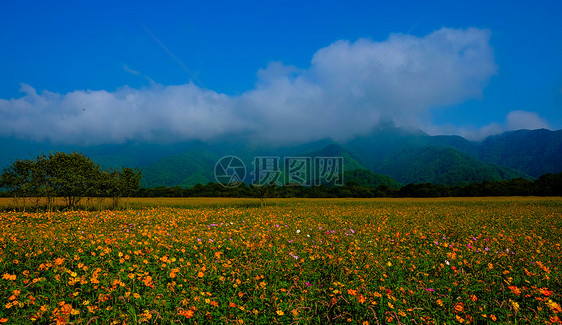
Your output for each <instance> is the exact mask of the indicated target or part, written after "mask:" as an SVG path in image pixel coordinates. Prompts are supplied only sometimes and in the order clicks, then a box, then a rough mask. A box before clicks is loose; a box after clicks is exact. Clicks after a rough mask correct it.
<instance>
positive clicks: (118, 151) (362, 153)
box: [0, 125, 562, 187]
mask: <svg viewBox="0 0 562 325" xmlns="http://www.w3.org/2000/svg"><path fill="white" fill-rule="evenodd" d="M4 140H6V141H2V142H1V143H0V151H1V152H2V155H1V156H0V167H7V165H8V164H9V163H10V161H13V160H14V159H26V158H34V157H35V156H36V155H37V154H39V153H40V152H41V151H43V152H49V151H73V150H77V151H79V152H82V153H84V154H86V155H88V156H89V157H91V158H92V160H94V161H96V162H97V163H99V164H100V165H102V166H104V167H108V168H118V167H140V168H141V170H142V171H143V175H144V178H143V182H142V183H143V186H146V187H156V186H182V187H189V186H193V185H195V184H197V183H208V182H216V180H215V178H214V174H213V172H214V167H215V164H216V162H217V161H218V159H220V158H221V157H222V156H225V155H235V156H239V157H240V158H241V159H242V160H243V161H244V163H245V165H246V170H247V174H246V179H245V181H246V183H250V182H251V181H252V177H251V172H252V171H253V170H254V168H255V166H254V165H253V162H254V161H253V160H254V157H264V156H266V157H278V159H279V160H280V166H281V167H283V166H282V162H283V158H284V157H291V156H307V157H317V156H333V155H338V156H342V157H343V158H344V169H345V170H344V172H346V173H347V174H348V175H355V176H354V177H355V178H356V179H354V180H352V181H354V182H356V181H358V180H359V181H361V179H360V177H365V178H366V179H369V182H371V183H373V184H377V182H378V181H376V180H380V183H381V184H383V183H385V182H386V184H388V183H391V184H402V185H407V184H410V183H425V182H427V183H435V184H444V185H461V184H466V183H470V182H480V181H484V180H503V179H512V178H526V179H533V178H537V177H539V176H541V175H542V174H545V173H557V172H562V130H557V131H550V130H546V129H538V130H516V131H509V132H504V133H502V134H499V135H494V136H489V137H487V138H486V139H484V140H483V141H481V142H475V141H470V140H467V139H465V138H463V137H460V136H456V135H437V136H431V135H428V134H426V133H424V132H423V131H420V130H408V129H403V128H397V127H394V126H392V125H386V126H384V127H380V128H374V129H373V130H372V132H370V133H369V134H366V135H363V136H357V137H355V138H353V139H350V140H348V141H345V142H341V143H338V142H336V141H333V140H331V139H321V140H318V141H314V142H306V143H303V144H300V145H295V146H275V145H257V144H255V143H254V142H251V141H241V140H240V139H235V138H233V139H228V140H223V141H213V142H207V143H206V142H202V141H189V142H178V143H171V144H154V143H152V144H151V143H142V142H131V143H124V144H117V145H102V146H93V147H86V146H70V145H52V144H49V143H38V142H33V141H27V140H17V139H10V138H7V139H4ZM355 170H366V171H369V172H371V173H372V174H366V173H365V172H356V173H350V172H352V171H355ZM361 175H363V176H361ZM383 176H384V177H388V178H390V179H392V181H390V180H389V179H387V178H384V177H383ZM357 177H359V178H357ZM383 179H385V180H384V181H383ZM393 182H396V183H393Z"/></svg>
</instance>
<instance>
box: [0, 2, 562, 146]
mask: <svg viewBox="0 0 562 325" xmlns="http://www.w3.org/2000/svg"><path fill="white" fill-rule="evenodd" d="M2 7H3V9H2V11H0V42H1V43H2V44H3V46H2V50H0V76H1V77H0V137H17V138H24V139H32V140H38V141H44V140H48V141H52V142H70V143H72V142H76V143H82V144H84V143H86V144H88V143H92V144H95V143H114V142H124V141H131V140H141V141H153V140H161V139H167V140H172V141H174V140H178V141H179V140H192V139H202V140H206V139H212V138H216V137H220V136H224V135H228V134H252V135H254V136H256V137H261V138H264V139H267V140H271V141H285V142H302V141H309V140H315V139H319V138H323V137H332V138H334V139H336V140H346V139H349V138H351V137H353V136H355V135H359V134H362V133H366V132H368V131H369V130H370V129H372V128H373V127H375V126H376V124H377V123H378V121H380V120H381V119H392V120H394V121H395V123H396V124H397V125H400V126H407V127H415V128H420V129H422V130H424V131H426V132H428V133H430V134H460V135H463V136H466V137H468V138H472V139H476V140H478V139H481V138H482V137H483V136H486V135H489V134H495V133H499V132H502V131H505V130H512V129H518V128H540V127H547V128H549V129H560V128H562V60H561V58H562V23H561V21H560V19H559V15H560V13H561V12H562V1H541V2H536V3H531V2H521V1H493V2H491V3H489V2H487V1H486V2H484V1H482V2H480V1H466V2H465V1H463V2H449V1H447V2H431V1H429V2H419V3H418V2H398V1H394V2H393V1H388V2H368V1H349V2H341V1H333V2H332V1H314V2H296V1H295V2H292V1H284V2H275V3H273V2H264V1H260V2H247V1H224V2H214V1H210V2H197V3H190V2H187V3H176V2H161V3H158V4H155V3H149V2H143V1H136V2H119V3H113V2H104V1H96V2H87V1H79V2H70V1H68V2H60V3H58V2H57V3H49V2H25V1H21V2H10V3H5V4H3V6H2ZM408 31H409V32H408ZM151 33H152V34H153V35H154V36H155V37H156V38H157V39H158V40H159V41H160V42H161V43H159V41H157V40H156V39H155V38H154V37H152V36H151ZM161 44H163V45H164V46H166V47H167V48H168V49H169V52H167V51H166V50H165V49H164V48H163V47H162V45H161ZM393 45H395V47H394V48H393V49H392V50H391V51H390V52H389V53H388V54H387V55H386V56H384V58H383V59H382V60H381V61H380V63H379V64H378V65H376V66H375V67H374V68H373V69H372V71H370V73H369V74H368V75H367V76H366V77H365V79H364V80H362V81H361V82H360V83H358V84H357V86H356V87H355V88H354V89H353V90H352V91H351V92H349V95H347V96H346V97H345V98H343V100H342V101H341V103H339V104H338V105H337V106H336V107H334V108H333V110H330V112H329V113H327V114H325V112H326V111H327V110H329V108H330V107H331V106H332V104H333V103H334V102H336V101H337V99H338V98H339V97H340V96H341V95H343V94H345V93H346V90H348V89H349V87H350V86H351V85H353V84H354V83H355V82H356V81H357V80H359V79H360V77H361V76H362V75H363V73H364V72H366V71H368V70H369V68H370V67H372V65H373V64H374V63H375V62H376V61H377V60H378V59H380V58H381V57H382V56H383V55H384V53H385V52H386V51H387V50H388V49H389V48H391V47H392V46H393ZM172 54H173V56H175V57H177V58H178V59H179V61H181V62H182V63H183V64H184V65H185V67H187V68H188V69H189V70H190V72H191V74H190V73H188V72H187V71H185V69H184V68H183V67H182V66H181V65H180V64H179V63H178V62H177V60H175V59H174V57H173V56H172ZM311 121H314V122H311ZM311 125H312V126H311ZM288 130H290V131H288Z"/></svg>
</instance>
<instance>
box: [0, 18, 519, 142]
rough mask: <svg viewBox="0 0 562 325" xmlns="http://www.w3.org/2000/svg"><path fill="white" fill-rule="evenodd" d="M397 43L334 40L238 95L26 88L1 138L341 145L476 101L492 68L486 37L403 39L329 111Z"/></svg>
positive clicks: (455, 33)
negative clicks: (387, 122)
mask: <svg viewBox="0 0 562 325" xmlns="http://www.w3.org/2000/svg"><path fill="white" fill-rule="evenodd" d="M400 37H402V35H397V34H396V35H391V36H390V37H389V39H387V40H385V41H382V42H376V41H373V40H370V39H359V40H357V41H355V42H350V41H337V42H334V43H333V44H331V45H329V46H327V47H325V48H322V49H320V50H319V51H318V52H316V53H315V54H314V55H313V57H312V60H311V65H310V67H308V68H306V69H298V68H296V67H293V66H288V65H284V64H283V63H281V62H273V63H271V64H269V65H268V67H266V68H264V69H262V70H260V71H258V78H259V80H258V82H257V83H256V86H255V88H254V89H251V90H248V91H246V92H245V93H243V94H241V95H240V96H236V97H232V96H226V95H222V94H216V93H215V92H213V91H211V90H207V89H201V88H199V87H197V86H195V85H194V84H192V83H190V84H186V85H179V86H162V85H157V84H151V85H150V87H147V88H142V89H131V88H129V87H123V88H121V89H119V90H116V91H113V92H108V91H104V90H99V91H92V90H87V91H81V90H79V91H74V92H71V93H67V94H57V93H52V92H48V91H44V92H42V93H41V94H37V93H36V92H35V90H34V89H33V88H32V87H31V86H28V85H23V86H22V91H23V92H24V93H25V95H24V96H22V97H20V98H18V99H11V100H2V99H0V135H2V136H9V135H14V136H18V137H28V138H34V139H49V140H52V141H54V142H67V143H68V142H69V143H111V142H123V141H127V140H131V139H140V140H155V139H156V140H162V139H170V140H191V139H202V140H206V139H210V138H213V137H219V136H223V135H227V134H235V133H244V134H251V135H252V136H253V137H254V138H256V139H260V140H263V141H285V142H300V141H310V140H314V139H320V138H325V137H332V138H334V139H337V140H345V139H347V138H350V137H353V136H355V135H358V134H362V133H366V132H368V131H369V130H370V129H372V128H373V127H374V126H375V125H376V124H377V123H378V122H379V120H380V119H381V118H384V119H392V120H393V121H395V123H396V124H398V125H404V126H419V125H420V124H421V122H422V121H424V120H425V119H426V117H427V115H428V114H427V113H428V112H429V111H430V110H431V109H433V108H436V107H440V106H447V105H454V104H457V103H461V102H463V101H465V100H467V99H469V98H475V97H479V96H480V95H481V93H482V89H483V87H485V85H486V83H487V82H488V80H489V79H490V77H491V76H492V75H494V74H495V72H496V70H497V67H496V65H495V63H494V57H493V52H492V48H491V47H490V45H489V37H490V33H489V31H487V30H481V29H475V28H469V29H448V28H444V29H440V30H437V31H435V32H433V33H431V34H429V35H427V36H425V37H415V36H411V35H407V36H405V37H404V39H403V40H402V41H401V42H400V43H399V44H398V46H396V47H395V48H394V49H393V50H392V52H390V53H389V54H388V55H387V56H386V57H385V58H384V59H383V60H382V61H381V62H380V63H379V64H378V65H377V66H376V67H375V68H374V69H373V70H372V71H371V73H370V74H369V75H367V77H366V78H365V79H364V80H362V81H361V82H360V83H359V84H358V85H357V86H356V87H355V88H354V89H353V90H352V91H351V92H350V93H349V94H348V96H346V97H345V98H344V99H343V100H342V101H341V102H339V104H338V105H337V106H335V107H333V109H332V110H331V111H330V112H328V113H327V111H328V110H329V109H330V107H332V105H333V104H334V103H335V102H336V101H337V100H338V98H340V97H341V95H342V94H344V93H345V92H346V90H348V89H349V87H350V86H351V85H352V84H354V83H355V82H356V81H357V80H358V79H359V78H360V77H361V76H362V75H363V74H364V73H365V72H366V71H368V69H369V67H371V66H372V64H373V63H374V62H376V61H377V60H379V59H380V58H381V56H382V55H383V54H384V53H385V52H386V51H387V49H388V48H390V47H391V46H392V44H394V43H395V42H396V40H398V39H399V38H400ZM124 69H125V70H126V71H128V72H129V73H133V74H136V73H137V72H138V71H135V70H132V69H130V68H129V67H127V66H124ZM215 96H218V97H219V98H220V102H224V103H225V104H226V106H227V107H229V108H230V109H231V111H230V112H228V111H227V110H225V108H224V107H222V105H220V103H219V102H218V101H217V100H216V99H215ZM517 118H518V116H515V117H514V121H517ZM514 123H515V122H514Z"/></svg>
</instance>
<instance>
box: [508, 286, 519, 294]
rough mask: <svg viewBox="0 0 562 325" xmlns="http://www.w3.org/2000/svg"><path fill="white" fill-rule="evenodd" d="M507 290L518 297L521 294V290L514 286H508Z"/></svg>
mask: <svg viewBox="0 0 562 325" xmlns="http://www.w3.org/2000/svg"><path fill="white" fill-rule="evenodd" d="M508 288H509V290H511V292H513V293H514V294H516V295H518V296H519V295H520V294H521V290H520V289H519V288H517V287H516V286H509V287H508Z"/></svg>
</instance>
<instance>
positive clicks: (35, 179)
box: [0, 152, 142, 210]
mask: <svg viewBox="0 0 562 325" xmlns="http://www.w3.org/2000/svg"><path fill="white" fill-rule="evenodd" d="M141 177H142V175H141V172H140V170H138V169H131V168H122V169H121V170H101V169H100V167H99V165H97V164H96V163H94V162H93V161H92V160H91V159H90V158H88V157H86V156H85V155H83V154H81V153H77V152H73V153H64V152H56V153H50V154H49V155H48V156H47V155H45V154H41V155H39V156H37V157H36V158H35V159H27V160H16V161H14V162H13V163H12V164H11V165H10V166H9V167H7V168H5V169H4V172H3V173H2V175H1V176H0V188H4V189H6V190H7V191H8V192H9V193H10V194H11V195H12V196H14V197H36V198H41V197H44V198H46V200H47V207H48V209H49V210H50V209H51V207H52V203H53V199H54V198H55V197H63V198H64V199H65V203H66V206H67V207H69V208H74V207H75V206H76V205H77V204H78V203H79V202H80V201H81V200H82V199H83V198H84V197H93V196H99V197H112V198H114V200H115V201H116V202H117V201H118V199H119V197H123V196H130V195H132V194H133V193H136V192H137V191H138V189H139V187H140V179H141ZM36 203H38V201H37V202H36Z"/></svg>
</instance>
